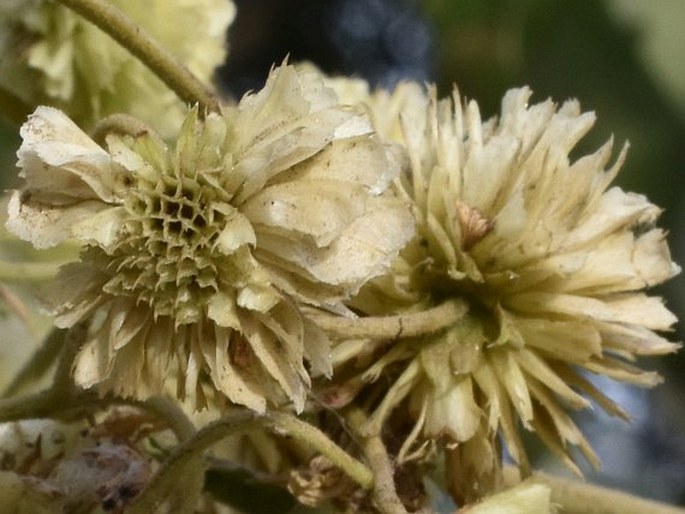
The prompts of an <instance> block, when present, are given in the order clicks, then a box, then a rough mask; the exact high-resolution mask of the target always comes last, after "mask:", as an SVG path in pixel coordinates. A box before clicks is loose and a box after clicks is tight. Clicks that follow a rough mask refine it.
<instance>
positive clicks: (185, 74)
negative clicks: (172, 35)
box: [57, 0, 220, 113]
mask: <svg viewBox="0 0 685 514" xmlns="http://www.w3.org/2000/svg"><path fill="white" fill-rule="evenodd" d="M57 1H58V2H59V3H61V4H62V5H64V6H66V7H68V8H69V9H72V10H73V11H75V12H77V13H78V14H80V15H81V16H83V17H84V18H85V19H87V20H88V21H90V22H91V23H93V24H94V25H96V26H97V27H98V28H100V29H101V30H103V31H104V32H106V33H107V34H108V35H109V36H110V37H112V39H114V40H115V41H116V42H117V43H119V44H120V45H121V46H123V47H124V48H126V49H127V50H128V51H129V52H131V54H133V55H134V56H135V57H137V58H138V59H139V60H140V61H141V62H142V63H143V64H145V66H147V67H148V68H149V69H150V70H151V71H152V72H153V73H155V75H157V76H158V77H159V78H160V79H161V80H162V81H163V82H164V83H165V84H166V85H167V86H168V87H169V88H170V89H171V90H172V91H174V92H175V93H176V95H178V97H179V98H180V99H181V100H183V101H184V102H187V103H189V104H196V103H197V104H199V106H200V112H201V113H204V112H219V110H220V108H219V102H218V100H217V98H216V97H215V96H214V94H213V93H212V92H211V91H209V90H208V89H207V88H206V87H205V85H204V84H202V82H200V81H199V80H198V79H197V77H195V76H194V75H193V74H192V73H191V72H190V71H188V69H187V68H186V67H185V66H184V65H183V64H182V63H180V62H179V61H178V59H177V58H176V57H175V56H174V55H172V54H171V53H170V52H169V51H168V50H167V49H166V48H165V47H163V46H162V45H160V44H159V43H158V42H157V41H156V40H155V39H154V38H153V37H152V36H151V35H150V34H148V33H147V31H145V30H144V29H143V28H142V27H140V26H139V25H137V24H136V23H134V22H133V21H131V19H130V18H128V16H126V15H125V14H124V13H123V12H121V11H120V10H119V9H117V8H116V7H114V6H113V5H112V4H111V3H110V2H107V1H106V0H57Z"/></svg>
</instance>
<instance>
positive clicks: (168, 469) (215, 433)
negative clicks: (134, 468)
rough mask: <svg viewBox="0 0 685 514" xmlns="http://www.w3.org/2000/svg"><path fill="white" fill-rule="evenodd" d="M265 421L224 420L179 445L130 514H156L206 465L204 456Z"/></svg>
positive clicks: (247, 415)
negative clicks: (181, 483)
mask: <svg viewBox="0 0 685 514" xmlns="http://www.w3.org/2000/svg"><path fill="white" fill-rule="evenodd" d="M262 424H263V419H260V418H259V417H258V416H257V415H255V414H254V413H252V412H248V411H240V412H237V413H233V414H229V415H227V416H224V417H223V418H221V419H218V420H217V421H214V422H212V423H210V424H209V425H207V426H205V427H204V428H202V429H201V430H198V431H197V432H196V433H195V434H194V435H193V436H192V437H190V438H189V439H186V440H185V441H184V442H183V443H181V444H180V445H178V446H177V447H176V448H175V449H174V451H173V452H172V453H171V454H170V455H169V458H168V459H167V460H166V461H165V462H164V465H163V466H162V468H161V469H160V470H159V471H158V472H157V473H156V474H155V476H154V477H153V478H152V480H150V482H149V484H148V486H147V487H146V488H145V490H144V491H143V492H142V493H141V495H140V496H139V497H138V499H137V500H136V501H135V502H134V503H133V505H131V506H130V507H129V509H128V511H127V512H128V514H152V513H154V512H155V511H156V510H157V509H158V508H159V506H160V505H162V503H163V502H164V501H165V500H166V498H167V496H168V494H169V492H170V491H172V490H173V489H174V488H175V487H176V485H177V484H178V482H179V481H180V480H183V479H184V478H185V476H186V475H188V473H190V474H191V475H193V471H194V470H196V469H197V467H198V466H200V465H202V452H203V451H204V450H206V449H207V448H209V447H210V446H211V445H213V444H214V443H216V442H218V441H220V440H221V439H223V438H224V437H227V436H229V435H232V434H238V433H241V432H246V431H248V430H251V429H254V428H258V427H259V426H260V425H262Z"/></svg>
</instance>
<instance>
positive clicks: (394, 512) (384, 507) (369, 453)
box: [346, 408, 407, 514]
mask: <svg viewBox="0 0 685 514" xmlns="http://www.w3.org/2000/svg"><path fill="white" fill-rule="evenodd" d="M346 418H347V421H348V422H349V425H350V428H351V429H352V430H354V431H355V432H356V435H357V437H359V439H360V441H361V446H362V450H363V452H364V456H365V457H366V461H367V462H368V463H369V466H370V467H371V471H372V472H373V477H374V485H373V490H372V492H371V496H372V498H373V501H374V504H375V505H376V507H377V508H378V509H379V510H380V511H381V512H382V513H383V514H407V509H406V508H405V506H404V504H403V503H402V500H400V497H399V496H398V495H397V489H396V488H395V471H394V466H393V464H392V461H391V460H390V456H389V455H388V452H387V450H386V449H385V445H384V444H383V440H382V439H381V436H380V434H379V433H375V434H370V435H366V434H361V432H360V430H359V428H360V427H362V426H363V425H364V424H365V423H366V422H367V418H366V415H365V414H364V413H363V412H362V411H361V410H360V409H357V408H354V409H350V411H349V413H348V414H347V416H346Z"/></svg>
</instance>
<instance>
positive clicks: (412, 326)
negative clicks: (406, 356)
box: [307, 298, 468, 339]
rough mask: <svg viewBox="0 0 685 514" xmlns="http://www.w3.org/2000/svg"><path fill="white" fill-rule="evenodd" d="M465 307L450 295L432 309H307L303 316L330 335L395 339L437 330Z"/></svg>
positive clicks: (461, 315) (462, 312)
mask: <svg viewBox="0 0 685 514" xmlns="http://www.w3.org/2000/svg"><path fill="white" fill-rule="evenodd" d="M467 311H468V305H467V303H466V302H465V301H464V300H461V299H458V298H453V299H450V300H447V301H446V302H444V303H442V304H440V305H438V306H437V307H433V308H432V309H428V310H425V311H421V312H413V313H407V314H399V315H397V316H383V317H375V316H369V317H360V318H345V317H342V316H334V315H331V314H328V313H323V312H319V311H310V312H308V313H307V317H308V318H310V319H311V320H312V321H313V322H314V323H316V324H317V325H318V326H319V327H321V328H322V329H323V330H325V331H326V332H328V333H329V334H332V335H334V336H341V337H366V338H370V339H399V338H400V337H414V336H419V335H423V334H430V333H433V332H437V331H438V330H441V329H443V328H446V327H449V326H450V325H453V324H454V323H456V322H457V321H459V320H460V319H461V318H463V317H464V315H465V314H466V312H467Z"/></svg>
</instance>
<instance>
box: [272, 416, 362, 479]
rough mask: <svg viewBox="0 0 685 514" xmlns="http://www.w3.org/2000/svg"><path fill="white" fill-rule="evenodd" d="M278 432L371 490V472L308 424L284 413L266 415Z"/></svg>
mask: <svg viewBox="0 0 685 514" xmlns="http://www.w3.org/2000/svg"><path fill="white" fill-rule="evenodd" d="M268 417H269V418H271V419H272V420H273V423H274V425H275V428H276V429H278V431H284V432H286V433H287V434H289V435H290V436H291V437H293V438H294V439H297V440H299V441H302V442H305V443H307V444H309V445H310V446H312V447H313V448H315V449H316V450H317V451H318V452H319V453H321V454H322V455H324V456H325V457H326V458H328V460H330V461H331V462H332V463H333V464H334V465H336V466H337V467H339V468H340V469H342V470H343V471H344V472H345V473H346V474H347V475H348V476H349V477H350V478H351V479H352V480H354V481H355V482H357V483H358V484H359V485H360V486H362V487H363V488H364V489H371V487H372V486H373V482H374V478H373V474H372V472H371V470H369V468H367V467H366V466H365V465H363V464H362V463H361V462H359V461H358V460H356V459H354V458H352V457H350V455H349V454H348V453H347V452H345V451H344V450H343V449H341V448H340V447H339V446H338V445H337V444H335V443H334V442H333V441H331V440H330V439H329V438H328V437H327V436H326V435H325V434H324V433H323V432H321V431H320V430H319V429H318V428H316V427H315V426H313V425H310V424H309V423H306V422H304V421H302V420H301V419H299V418H297V417H295V416H293V415H292V414H287V413H284V412H273V413H270V414H268Z"/></svg>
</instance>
